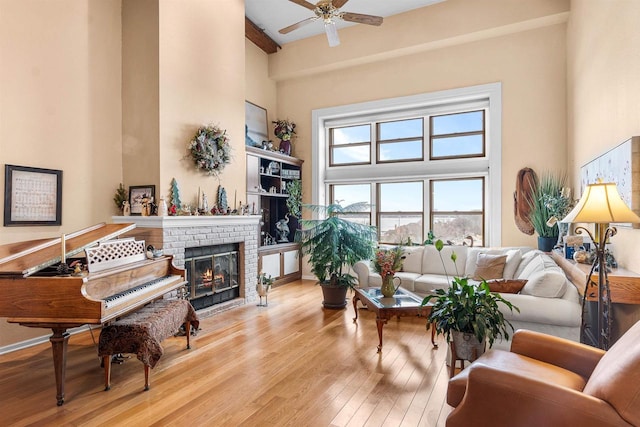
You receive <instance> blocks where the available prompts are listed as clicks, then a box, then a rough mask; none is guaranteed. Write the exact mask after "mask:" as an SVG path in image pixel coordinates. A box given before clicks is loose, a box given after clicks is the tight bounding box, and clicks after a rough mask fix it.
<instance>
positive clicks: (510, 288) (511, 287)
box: [487, 279, 527, 294]
mask: <svg viewBox="0 0 640 427" xmlns="http://www.w3.org/2000/svg"><path fill="white" fill-rule="evenodd" d="M526 283H527V280H518V279H495V280H490V281H489V282H487V284H488V285H489V289H490V290H491V292H498V293H500V294H517V293H519V292H520V291H521V290H522V287H523V286H524V285H525V284H526Z"/></svg>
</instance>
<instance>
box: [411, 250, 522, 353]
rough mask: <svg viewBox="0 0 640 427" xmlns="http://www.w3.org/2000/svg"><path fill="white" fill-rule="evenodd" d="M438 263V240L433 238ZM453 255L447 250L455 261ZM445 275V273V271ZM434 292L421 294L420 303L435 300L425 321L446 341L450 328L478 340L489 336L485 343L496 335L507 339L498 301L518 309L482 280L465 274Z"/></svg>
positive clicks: (450, 332) (491, 340)
mask: <svg viewBox="0 0 640 427" xmlns="http://www.w3.org/2000/svg"><path fill="white" fill-rule="evenodd" d="M435 247H436V249H437V250H438V253H439V255H440V259H441V261H442V264H443V265H444V259H443V258H442V252H441V251H442V248H443V247H444V244H443V242H442V240H437V241H436V242H435ZM456 259H457V256H456V254H455V252H454V253H452V254H451V260H452V261H453V262H454V265H455V262H456ZM447 278H448V275H447ZM434 292H435V295H429V296H427V297H425V298H424V300H423V301H422V305H426V304H427V303H429V302H430V301H432V300H435V301H434V303H433V307H432V308H431V314H430V315H429V323H432V324H433V325H434V327H435V328H436V332H437V333H439V334H444V335H445V337H446V339H447V342H450V341H451V334H452V332H454V331H459V332H464V333H469V334H473V335H475V336H476V338H478V340H479V341H480V342H482V341H484V339H485V338H486V339H488V340H489V347H491V346H492V345H493V342H494V341H495V339H496V338H500V337H504V338H505V339H509V329H511V331H513V325H511V323H510V322H509V321H508V320H506V319H505V318H504V315H503V314H502V312H501V311H500V308H499V307H498V303H502V304H504V305H506V306H507V307H508V308H509V309H510V310H511V311H513V310H514V309H515V310H516V311H518V312H520V310H519V309H518V307H516V306H514V305H513V304H511V303H510V302H509V301H507V300H505V299H504V298H502V296H501V295H500V294H498V293H492V292H491V290H490V289H489V285H488V283H487V282H486V281H485V280H483V281H482V282H480V283H479V284H477V285H476V284H473V283H469V279H468V278H466V277H458V276H456V277H454V278H453V280H452V281H451V286H449V288H448V289H436V290H435V291H434Z"/></svg>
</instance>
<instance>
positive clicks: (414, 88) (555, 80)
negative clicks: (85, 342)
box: [270, 0, 568, 246]
mask: <svg viewBox="0 0 640 427" xmlns="http://www.w3.org/2000/svg"><path fill="white" fill-rule="evenodd" d="M567 11H568V3H567V2H565V1H546V0H537V1H531V2H527V7H515V2H513V1H510V0H481V1H474V2H468V1H461V0H448V1H446V2H443V3H438V4H436V5H434V6H430V7H427V8H424V9H420V10H417V11H415V12H411V13H407V14H403V15H398V16H394V17H391V18H388V19H386V20H385V23H384V24H383V25H382V26H381V27H379V28H371V27H367V26H365V25H359V26H355V27H351V28H348V29H345V30H342V31H340V37H341V40H342V44H341V45H340V46H339V47H337V48H329V47H328V46H327V42H326V38H325V37H324V36H319V37H316V38H313V39H307V40H302V41H300V42H296V43H291V44H287V45H285V47H284V49H283V50H282V51H280V52H278V53H276V54H274V55H272V56H271V58H272V59H271V60H270V66H271V73H272V76H273V77H274V78H275V79H277V80H278V93H277V95H278V96H277V99H278V114H279V115H281V116H287V117H289V118H291V119H292V120H293V121H295V122H296V123H297V124H298V128H297V129H298V133H299V137H298V139H297V140H296V141H295V143H294V146H295V152H296V155H297V156H298V157H301V158H303V159H305V160H307V163H306V164H305V168H304V172H303V178H304V198H305V202H310V201H311V200H310V195H311V164H310V163H311V162H310V160H311V111H312V110H314V109H317V108H324V107H329V106H337V105H343V104H351V103H357V102H363V101H369V100H375V99H382V98H392V97H398V96H405V95H412V94H418V93H426V92H433V91H439V90H444V89H451V88H459V87H464V86H472V85H478V84H484V83H492V82H501V83H502V91H503V92H502V102H503V105H502V110H503V116H502V120H503V121H502V144H503V152H502V156H503V161H502V176H503V179H502V201H503V204H502V218H503V224H502V244H503V245H529V246H535V245H536V241H535V236H527V235H525V234H522V233H521V232H519V231H518V229H517V228H516V226H515V222H514V220H513V205H512V200H513V198H512V193H513V191H514V190H515V181H516V174H517V171H518V170H519V169H520V168H523V167H532V168H534V169H535V170H545V169H564V168H565V167H566V166H565V165H566V148H565V147H566V108H567V107H566V67H565V57H566V53H565V44H566V41H565V31H566V24H565V21H566V18H567ZM445 23H446V24H445ZM449 24H451V25H449ZM496 26H497V27H496ZM406 45H410V46H411V47H410V48H407V47H406ZM298 55H300V57H302V58H303V59H300V58H299V57H298ZM322 64H330V65H328V66H323V65H322Z"/></svg>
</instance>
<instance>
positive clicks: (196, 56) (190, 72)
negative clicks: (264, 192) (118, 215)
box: [159, 0, 246, 205]
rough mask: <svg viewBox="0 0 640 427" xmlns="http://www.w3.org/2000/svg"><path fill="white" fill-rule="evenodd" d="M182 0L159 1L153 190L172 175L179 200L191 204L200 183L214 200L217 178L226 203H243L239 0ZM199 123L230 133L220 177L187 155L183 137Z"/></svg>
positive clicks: (165, 185) (164, 187) (164, 186)
mask: <svg viewBox="0 0 640 427" xmlns="http://www.w3.org/2000/svg"><path fill="white" fill-rule="evenodd" d="M186 4H187V3H185V2H184V1H181V0H160V25H159V28H160V43H159V45H160V111H159V117H160V183H159V184H160V187H159V188H160V195H161V196H165V197H168V193H169V190H170V184H171V180H172V178H175V179H176V180H177V181H178V184H179V187H180V196H181V200H182V202H184V203H191V204H195V203H196V199H197V194H198V188H201V191H203V192H205V193H206V194H207V197H208V201H209V204H210V205H212V204H214V203H215V202H216V200H217V199H216V194H217V190H218V185H219V184H220V185H222V186H223V187H225V188H226V190H227V197H228V201H229V204H230V205H231V204H233V203H234V200H236V201H237V202H240V201H243V202H246V197H245V196H244V195H245V193H246V185H245V182H246V177H245V169H244V164H245V151H244V144H245V143H244V100H245V91H244V85H245V76H244V70H245V53H244V49H245V41H244V40H245V39H244V1H243V0H217V1H215V2H212V1H209V0H190V1H189V2H188V7H186ZM206 124H214V125H218V126H220V127H221V128H223V129H226V130H227V133H228V135H229V137H230V138H231V146H232V150H233V151H232V156H233V158H232V162H231V164H230V165H227V166H226V168H225V169H224V171H223V173H222V174H221V175H220V180H218V179H216V178H215V177H211V176H206V175H204V174H202V173H200V172H198V171H196V169H195V167H194V166H193V163H192V161H191V160H190V158H186V155H187V154H188V151H187V144H188V143H189V141H190V140H191V138H192V137H193V136H194V134H195V132H196V130H197V129H198V127H200V126H202V125H206ZM236 192H237V194H236Z"/></svg>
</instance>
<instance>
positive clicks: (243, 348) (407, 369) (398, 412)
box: [0, 281, 450, 426]
mask: <svg viewBox="0 0 640 427" xmlns="http://www.w3.org/2000/svg"><path fill="white" fill-rule="evenodd" d="M350 296H352V295H349V297H350ZM321 302H322V292H321V289H320V288H319V287H318V286H316V285H315V284H314V283H313V282H311V281H298V282H294V283H289V284H286V285H283V286H280V287H277V288H275V289H273V290H272V291H271V293H270V294H269V306H268V307H257V306H256V305H255V304H250V305H245V306H241V307H238V308H234V309H231V310H228V311H225V312H222V313H219V314H216V315H214V316H212V317H208V318H205V319H202V322H201V330H200V331H199V333H198V335H197V336H196V337H193V338H192V340H191V346H192V348H191V350H186V349H185V338H184V337H172V338H169V339H167V340H165V341H164V342H163V347H164V350H165V353H164V356H163V357H162V359H160V362H159V363H158V365H156V367H155V369H152V370H151V380H150V383H151V389H150V390H149V391H147V392H144V391H143V386H144V371H143V365H142V363H141V362H139V361H138V360H137V359H136V358H135V356H131V358H130V359H128V360H127V361H126V362H125V363H124V364H122V365H114V366H113V368H112V374H111V375H112V378H111V385H112V388H111V390H110V391H108V392H105V391H104V390H103V389H104V374H103V369H102V368H100V362H99V360H98V357H97V352H96V347H95V346H94V344H93V341H92V336H91V334H89V333H88V332H86V333H81V334H78V335H74V336H72V337H71V339H70V340H69V348H68V355H67V358H68V360H67V380H66V401H65V404H64V405H63V406H61V407H58V406H56V400H55V380H54V374H53V362H52V358H51V348H50V345H49V343H46V344H42V345H38V346H34V347H31V348H28V349H25V350H20V351H16V352H12V353H9V354H5V355H2V356H0V396H1V397H0V414H2V420H1V421H0V425H16V426H31V425H33V426H36V425H37V426H42V425H56V426H62V425H71V426H100V425H109V426H114V425H127V426H138V425H140V426H143V425H144V426H156V425H158V426H159V425H169V426H201V425H215V426H443V425H444V420H445V418H446V417H447V415H448V414H449V412H450V408H449V406H448V405H446V403H445V396H446V387H447V380H448V375H447V369H446V365H445V363H444V360H445V355H446V347H445V346H444V345H443V344H444V342H443V339H442V337H438V338H439V341H438V343H439V344H440V348H439V349H437V350H435V349H433V348H432V346H431V342H430V334H429V333H427V331H426V330H425V320H424V319H420V318H410V317H403V318H401V319H399V320H397V319H394V320H391V321H389V323H388V324H387V325H386V326H385V327H384V348H383V351H382V353H381V354H378V353H377V352H376V346H377V343H378V336H377V330H376V325H375V315H374V314H373V313H371V312H368V311H366V310H360V314H359V316H360V317H359V319H358V323H354V322H353V320H352V319H353V317H354V313H353V306H352V304H351V302H349V304H348V305H347V308H346V309H344V310H326V309H323V308H322V303H321ZM94 336H95V339H96V340H97V336H98V333H97V332H94Z"/></svg>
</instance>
